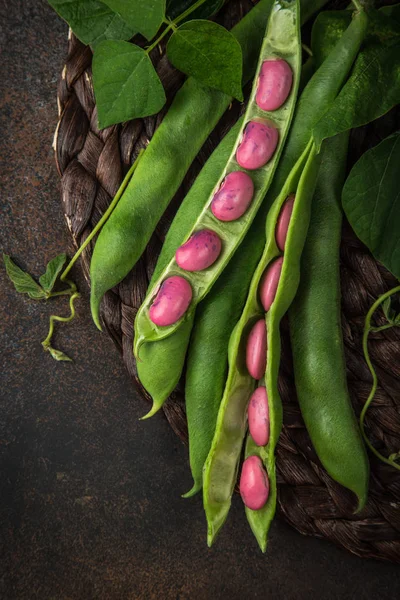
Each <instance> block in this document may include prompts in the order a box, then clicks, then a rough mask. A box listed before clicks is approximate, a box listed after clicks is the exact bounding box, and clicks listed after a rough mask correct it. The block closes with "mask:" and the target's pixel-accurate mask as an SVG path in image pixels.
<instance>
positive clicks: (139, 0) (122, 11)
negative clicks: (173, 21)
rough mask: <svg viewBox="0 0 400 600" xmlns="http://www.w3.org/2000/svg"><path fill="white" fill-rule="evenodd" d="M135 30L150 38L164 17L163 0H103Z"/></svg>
mask: <svg viewBox="0 0 400 600" xmlns="http://www.w3.org/2000/svg"><path fill="white" fill-rule="evenodd" d="M104 3H105V4H107V6H109V7H110V8H111V9H112V10H113V11H115V12H116V13H118V14H119V15H121V17H122V18H123V20H124V21H125V23H127V24H128V25H129V26H130V27H132V28H133V29H136V31H139V33H141V34H142V35H144V37H145V38H146V39H148V40H151V39H152V38H153V37H154V36H155V35H156V33H157V31H158V30H159V29H160V27H161V25H162V22H163V20H164V18H165V0H104Z"/></svg>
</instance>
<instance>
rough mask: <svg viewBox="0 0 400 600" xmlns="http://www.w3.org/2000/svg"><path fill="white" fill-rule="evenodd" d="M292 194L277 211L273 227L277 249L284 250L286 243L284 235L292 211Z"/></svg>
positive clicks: (285, 234)
mask: <svg viewBox="0 0 400 600" xmlns="http://www.w3.org/2000/svg"><path fill="white" fill-rule="evenodd" d="M293 204H294V194H290V196H288V198H287V199H286V200H285V202H284V203H283V206H282V208H281V212H280V213H279V217H278V222H277V224H276V229H275V239H276V245H277V246H278V248H279V250H282V251H283V250H284V248H285V244H286V236H287V232H288V229H289V224H290V218H291V216H292V212H293Z"/></svg>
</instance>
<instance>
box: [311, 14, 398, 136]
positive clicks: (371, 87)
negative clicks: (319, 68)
mask: <svg viewBox="0 0 400 600" xmlns="http://www.w3.org/2000/svg"><path fill="white" fill-rule="evenodd" d="M399 33H400V30H399V26H398V23H397V22H396V21H394V20H393V19H390V18H389V17H387V16H386V15H384V14H381V13H379V12H378V11H374V12H372V13H371V15H370V24H369V29H368V32H367V39H366V41H365V44H364V47H363V48H362V50H361V52H360V53H359V55H358V57H357V59H356V61H355V63H354V66H353V71H352V74H351V76H350V77H349V79H348V81H347V82H346V84H345V85H344V86H343V88H342V90H341V92H340V93H339V95H338V96H337V98H336V100H335V102H334V103H333V105H332V106H331V108H330V109H329V110H328V111H327V112H326V113H325V114H324V116H323V117H322V119H321V120H320V121H319V122H318V123H317V124H316V126H315V128H314V130H313V136H314V140H315V143H316V145H317V148H320V146H321V143H322V141H323V140H324V139H326V138H329V137H333V136H334V135H337V134H338V133H341V132H343V131H347V130H349V129H353V128H355V127H360V126H361V125H366V124H367V123H370V122H371V121H375V120H376V119H378V118H379V117H381V116H382V115H384V114H385V113H387V112H388V111H389V110H390V109H391V108H393V106H395V105H396V104H398V103H399V102H400V65H399V54H400V35H399Z"/></svg>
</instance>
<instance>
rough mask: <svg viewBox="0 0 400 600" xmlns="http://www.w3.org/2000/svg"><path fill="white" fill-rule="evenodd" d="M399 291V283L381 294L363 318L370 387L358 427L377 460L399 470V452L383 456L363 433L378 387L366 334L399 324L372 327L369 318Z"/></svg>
mask: <svg viewBox="0 0 400 600" xmlns="http://www.w3.org/2000/svg"><path fill="white" fill-rule="evenodd" d="M399 292H400V285H399V286H397V287H395V288H393V289H391V290H389V291H388V292H386V293H385V294H383V295H382V296H380V297H379V298H378V299H377V300H376V301H375V302H374V304H373V305H372V306H371V308H370V309H369V311H368V313H367V316H366V318H365V325H364V334H363V351H364V357H365V361H366V363H367V365H368V368H369V371H370V373H371V376H372V388H371V391H370V393H369V396H368V399H367V401H366V403H365V404H364V407H363V409H362V411H361V414H360V428H361V433H362V435H363V438H364V440H365V443H366V444H367V446H368V448H369V449H370V450H371V452H373V454H375V456H377V457H378V458H379V460H381V461H382V462H384V463H386V464H388V465H390V466H392V467H394V468H395V469H398V470H399V471H400V464H398V463H397V462H396V461H397V460H399V458H400V452H395V453H393V454H391V455H390V456H389V458H387V457H386V456H383V455H382V454H381V453H380V452H378V450H377V449H376V448H374V446H373V445H372V444H371V442H370V441H369V439H368V436H367V434H366V433H365V415H366V413H367V410H368V408H369V406H370V405H371V403H372V400H373V399H374V397H375V393H376V389H377V387H378V377H377V374H376V371H375V369H374V367H373V364H372V361H371V358H370V355H369V351H368V336H369V334H370V332H371V331H372V332H378V331H384V330H385V329H390V328H391V327H396V326H398V325H400V322H398V321H397V320H392V319H388V322H387V323H386V324H385V325H382V326H380V327H374V326H373V325H371V320H372V316H373V314H374V312H375V311H376V310H377V309H378V308H379V306H380V305H381V304H383V302H384V301H385V300H386V299H387V298H390V297H391V296H393V295H394V294H397V293H399Z"/></svg>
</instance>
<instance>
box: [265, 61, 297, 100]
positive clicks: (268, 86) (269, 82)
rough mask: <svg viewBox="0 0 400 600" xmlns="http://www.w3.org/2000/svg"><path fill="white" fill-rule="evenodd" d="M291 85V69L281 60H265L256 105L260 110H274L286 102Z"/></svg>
mask: <svg viewBox="0 0 400 600" xmlns="http://www.w3.org/2000/svg"><path fill="white" fill-rule="evenodd" d="M292 83H293V73H292V69H291V68H290V66H289V65H288V63H287V62H286V61H285V60H283V59H282V58H278V59H270V60H265V61H264V62H263V64H262V67H261V71H260V77H259V80H258V88H257V93H256V103H257V105H258V106H259V107H260V108H261V109H262V110H276V109H277V108H280V107H281V106H282V104H283V103H284V102H286V99H287V97H288V96H289V93H290V90H291V88H292Z"/></svg>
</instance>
